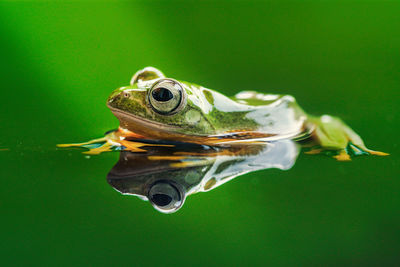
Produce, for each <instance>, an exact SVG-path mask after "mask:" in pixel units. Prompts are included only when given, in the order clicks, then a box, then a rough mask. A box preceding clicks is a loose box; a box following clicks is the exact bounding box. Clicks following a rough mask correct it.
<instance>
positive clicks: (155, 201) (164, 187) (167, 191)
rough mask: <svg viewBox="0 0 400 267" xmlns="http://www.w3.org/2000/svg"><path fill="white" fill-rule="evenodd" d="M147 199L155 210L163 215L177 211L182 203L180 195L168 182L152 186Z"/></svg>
mask: <svg viewBox="0 0 400 267" xmlns="http://www.w3.org/2000/svg"><path fill="white" fill-rule="evenodd" d="M148 199H149V200H150V202H151V204H152V205H153V206H154V207H155V208H156V209H157V210H159V211H161V212H164V213H171V212H175V211H177V210H178V209H179V208H180V207H181V206H182V204H183V201H184V199H183V196H182V193H181V192H180V191H179V190H178V188H177V187H175V186H174V185H172V184H171V183H169V182H168V181H160V182H158V183H156V184H154V185H153V186H152V187H151V188H150V190H149V192H148Z"/></svg>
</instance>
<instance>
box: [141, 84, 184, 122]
mask: <svg viewBox="0 0 400 267" xmlns="http://www.w3.org/2000/svg"><path fill="white" fill-rule="evenodd" d="M148 101H149V103H150V106H151V107H152V109H153V110H154V111H156V112H157V113H160V114H163V115H171V114H175V113H176V112H178V111H179V110H181V109H182V108H183V107H184V105H185V92H184V90H183V88H182V85H181V84H180V83H179V82H177V81H175V80H172V79H161V80H158V81H157V82H156V83H154V84H153V86H152V87H151V88H150V90H149V93H148Z"/></svg>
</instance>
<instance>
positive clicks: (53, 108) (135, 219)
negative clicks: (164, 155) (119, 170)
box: [0, 1, 400, 266]
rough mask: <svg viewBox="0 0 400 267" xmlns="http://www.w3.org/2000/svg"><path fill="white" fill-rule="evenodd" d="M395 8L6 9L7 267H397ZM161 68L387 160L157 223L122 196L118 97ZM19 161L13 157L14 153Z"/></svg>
mask: <svg viewBox="0 0 400 267" xmlns="http://www.w3.org/2000/svg"><path fill="white" fill-rule="evenodd" d="M399 11H400V6H399V5H398V4H397V3H368V4H359V3H357V4H356V3H354V4H346V3H333V2H332V3H317V2H313V1H311V2H309V3H306V4H301V3H298V4H295V3H293V4H290V5H289V4H281V3H279V2H276V3H274V2H270V3H265V4H264V3H258V4H254V3H244V2H243V3H237V4H230V5H227V4H226V3H225V4H224V3H221V4H210V3H208V4H199V5H198V6H196V8H194V6H193V5H190V4H183V3H168V4H166V3H165V4H163V3H157V4H152V5H150V4H146V3H138V4H129V3H125V4H124V3H120V4H117V5H107V4H95V3H87V4H78V3H68V4H62V3H55V4H51V3H43V4H34V3H14V4H12V3H10V4H4V3H2V4H1V5H0V21H1V23H0V33H1V36H3V39H4V41H3V42H2V43H1V47H2V49H1V51H2V54H1V61H0V68H1V72H0V73H1V78H2V79H1V80H2V83H1V89H2V90H1V92H2V99H3V100H2V103H1V105H0V114H1V115H0V119H1V120H0V121H1V124H0V127H1V138H0V149H2V150H1V151H0V162H1V168H0V177H1V179H0V181H1V186H0V195H1V200H0V212H1V215H2V216H1V221H0V225H1V229H2V232H1V242H2V249H1V252H0V255H1V258H2V263H3V265H5V266H15V265H17V266H20V265H29V266H31V265H38V266H44V265H60V266H62V265H65V266H71V265H72V266H87V265H98V266H105V265H111V264H112V265H177V266H179V265H187V264H190V265H206V264H207V265H222V264H224V265H226V264H231V265H261V264H263V265H266V264H269V265H395V264H396V263H398V262H399V253H398V251H399V248H400V232H399V225H400V214H399V208H398V207H399V204H400V197H399V191H400V181H399V178H398V177H399V156H398V154H399V148H398V145H399V142H398V132H399V125H400V121H399V117H398V115H397V114H399V112H400V110H399V105H398V99H399V90H398V89H399V86H400V80H399V72H398V69H399V68H398V67H399V66H398V62H399V60H400V57H399V53H398V51H399V48H400V40H399V38H398V29H399V26H400V25H399V20H398V14H399ZM147 65H153V66H156V67H158V68H160V69H161V70H163V72H165V74H166V75H169V76H171V77H176V78H178V79H183V80H188V81H193V82H196V83H199V84H202V85H204V86H206V87H209V88H213V89H216V90H218V91H220V92H222V93H224V94H226V95H234V94H235V93H237V92H239V91H241V90H257V91H260V92H264V93H267V92H271V93H288V94H291V95H293V96H295V97H296V99H297V100H298V102H299V103H300V105H301V106H302V108H304V109H305V110H306V111H307V112H310V113H313V114H323V113H327V114H332V115H336V116H339V117H341V118H343V119H344V120H345V121H346V122H347V123H348V124H349V125H350V126H351V127H353V128H354V129H355V130H356V132H358V133H359V134H360V135H361V136H362V137H363V139H364V140H365V141H366V144H367V145H368V146H369V147H370V148H372V149H377V150H380V151H385V152H389V153H391V156H389V157H358V158H356V159H354V160H353V161H351V162H337V161H335V160H334V159H332V158H330V157H326V156H322V155H321V156H319V155H317V156H316V155H304V154H300V156H299V157H298V158H297V161H296V164H295V165H294V166H293V167H292V168H291V169H290V170H280V169H265V170H258V171H255V172H251V173H247V174H245V175H243V176H240V177H237V178H235V179H233V180H231V181H229V182H227V183H225V184H223V185H221V186H219V187H217V188H215V189H213V190H210V191H208V192H201V193H198V194H193V195H190V196H189V197H187V199H186V201H185V203H184V205H183V206H182V207H181V208H180V209H179V211H178V212H176V213H173V214H162V213H160V212H157V211H156V210H154V208H153V207H152V206H151V205H150V204H149V203H148V202H144V201H142V200H140V199H138V198H137V197H135V196H126V195H122V194H121V193H119V192H117V191H115V190H114V189H113V188H112V187H111V186H110V184H109V183H108V181H107V175H108V173H109V172H110V170H111V169H112V168H113V166H114V165H115V164H116V163H117V162H118V159H119V157H120V153H119V152H113V153H104V154H100V155H91V156H88V155H85V154H82V153H81V152H82V151H81V150H79V149H76V150H69V149H57V148H56V144H60V143H69V142H82V141H85V140H89V139H91V138H96V137H99V136H102V134H103V133H104V132H105V131H106V130H108V129H111V128H113V127H117V120H116V119H115V118H114V117H113V115H112V114H111V112H110V111H109V110H108V109H107V108H106V107H105V100H106V98H107V96H108V94H109V93H110V92H111V91H112V90H113V89H115V88H117V87H119V86H122V85H126V84H128V82H129V79H130V78H131V75H133V73H134V72H135V71H136V70H138V69H140V68H143V67H144V66H147ZM5 148H6V149H8V150H3V149H5Z"/></svg>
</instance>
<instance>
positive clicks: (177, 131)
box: [107, 67, 212, 139]
mask: <svg viewBox="0 0 400 267" xmlns="http://www.w3.org/2000/svg"><path fill="white" fill-rule="evenodd" d="M205 91H208V89H205V88H202V87H199V86H196V85H193V84H190V83H187V82H182V81H177V80H175V79H171V78H167V77H166V76H165V75H164V74H163V73H162V72H161V71H160V70H158V69H156V68H153V67H147V68H144V69H142V70H140V71H138V72H137V73H136V74H135V75H134V76H133V78H132V79H131V82H130V85H129V86H125V87H121V88H118V89H117V90H115V91H114V92H113V93H112V94H111V95H110V96H109V98H108V100H107V105H108V107H109V108H110V109H111V111H112V112H113V113H114V115H115V116H116V117H117V118H118V119H119V121H120V125H121V127H122V128H125V129H128V130H131V131H134V132H136V133H138V134H141V135H143V136H146V137H151V138H162V139H177V138H179V136H180V135H181V136H182V135H183V136H184V135H191V134H193V135H207V134H210V133H212V126H211V125H210V123H209V122H208V120H207V119H206V118H205V114H206V113H207V112H209V110H210V109H211V103H209V101H208V100H207V99H209V97H208V98H207V94H208V93H207V92H205Z"/></svg>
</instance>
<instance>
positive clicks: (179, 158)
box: [107, 139, 298, 213]
mask: <svg viewBox="0 0 400 267" xmlns="http://www.w3.org/2000/svg"><path fill="white" fill-rule="evenodd" d="M144 148H146V150H147V152H146V153H145V154H143V153H132V152H129V151H122V152H121V154H120V158H119V161H118V162H117V164H116V165H115V166H114V167H113V168H112V170H111V171H110V172H109V174H108V176H107V180H108V182H109V184H110V185H111V186H112V187H114V188H115V189H116V190H117V191H119V192H121V193H122V194H126V195H135V196H138V197H140V198H141V199H143V200H148V201H150V202H151V204H152V205H153V206H154V207H155V208H156V209H157V210H159V211H161V212H164V213H171V212H175V211H177V210H178V209H180V208H181V207H182V205H183V203H184V202H185V199H186V197H187V196H188V195H191V194H194V193H197V192H205V191H209V190H212V189H214V188H216V187H218V186H220V185H221V184H223V183H225V182H228V181H230V180H232V179H233V178H235V177H237V176H239V175H242V174H244V173H248V172H252V171H256V170H261V169H269V168H278V169H282V170H287V169H289V168H291V167H292V166H293V164H294V162H295V160H296V157H297V155H298V145H297V144H296V143H295V142H293V141H291V140H289V139H284V140H279V141H271V142H268V143H258V144H248V145H236V146H227V147H209V146H201V145H189V146H188V145H187V144H175V146H174V147H161V146H158V147H157V146H151V145H150V144H149V147H146V146H144Z"/></svg>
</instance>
